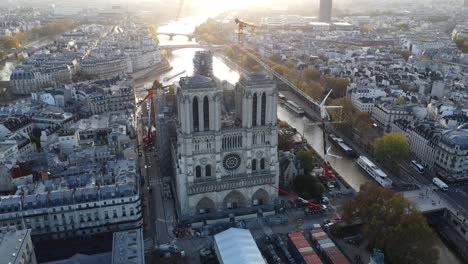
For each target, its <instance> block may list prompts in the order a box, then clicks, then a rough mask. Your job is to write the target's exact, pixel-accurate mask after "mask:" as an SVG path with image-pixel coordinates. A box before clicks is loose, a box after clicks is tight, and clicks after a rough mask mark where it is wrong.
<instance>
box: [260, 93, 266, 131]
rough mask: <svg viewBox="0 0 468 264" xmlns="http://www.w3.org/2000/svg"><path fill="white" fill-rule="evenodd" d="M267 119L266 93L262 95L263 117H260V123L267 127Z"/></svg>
mask: <svg viewBox="0 0 468 264" xmlns="http://www.w3.org/2000/svg"><path fill="white" fill-rule="evenodd" d="M265 117H266V95H265V93H263V94H262V115H261V117H260V123H261V125H262V126H264V125H265Z"/></svg>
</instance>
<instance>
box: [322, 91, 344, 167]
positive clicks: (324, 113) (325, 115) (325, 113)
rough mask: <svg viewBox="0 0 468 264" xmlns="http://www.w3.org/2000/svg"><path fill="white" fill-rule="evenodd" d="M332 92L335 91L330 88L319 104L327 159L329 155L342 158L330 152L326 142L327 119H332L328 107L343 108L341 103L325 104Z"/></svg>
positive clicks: (324, 150)
mask: <svg viewBox="0 0 468 264" xmlns="http://www.w3.org/2000/svg"><path fill="white" fill-rule="evenodd" d="M332 92H333V90H332V89H330V91H329V92H328V94H327V95H326V96H325V98H323V100H322V102H321V103H320V104H319V105H318V107H319V109H320V118H321V119H322V136H323V155H324V157H325V159H326V158H327V157H333V158H336V159H341V156H338V155H334V154H331V153H329V151H330V148H331V147H328V148H327V144H326V142H327V139H326V134H325V119H326V120H327V121H329V120H330V115H329V114H328V111H327V110H328V109H340V110H343V106H341V105H325V102H326V101H327V99H328V97H329V96H330V94H331V93H332Z"/></svg>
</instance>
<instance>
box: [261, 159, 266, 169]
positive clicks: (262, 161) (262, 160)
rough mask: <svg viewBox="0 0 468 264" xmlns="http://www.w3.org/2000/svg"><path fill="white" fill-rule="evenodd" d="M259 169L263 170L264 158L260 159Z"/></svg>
mask: <svg viewBox="0 0 468 264" xmlns="http://www.w3.org/2000/svg"><path fill="white" fill-rule="evenodd" d="M260 169H261V170H264V169H265V158H262V159H261V160H260Z"/></svg>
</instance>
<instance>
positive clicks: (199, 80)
mask: <svg viewBox="0 0 468 264" xmlns="http://www.w3.org/2000/svg"><path fill="white" fill-rule="evenodd" d="M183 83H184V84H185V85H184V86H185V87H186V88H188V89H197V88H209V87H216V82H215V81H214V80H213V79H211V78H210V77H206V76H202V75H198V74H196V75H194V76H193V77H189V78H187V79H185V80H184V81H183Z"/></svg>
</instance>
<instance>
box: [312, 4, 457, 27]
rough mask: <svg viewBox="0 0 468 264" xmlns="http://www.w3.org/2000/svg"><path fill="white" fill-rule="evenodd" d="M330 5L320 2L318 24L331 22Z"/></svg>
mask: <svg viewBox="0 0 468 264" xmlns="http://www.w3.org/2000/svg"><path fill="white" fill-rule="evenodd" d="M465 1H466V0H465ZM332 4H333V3H332V0H320V9H319V21H320V22H330V21H331V13H332Z"/></svg>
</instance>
